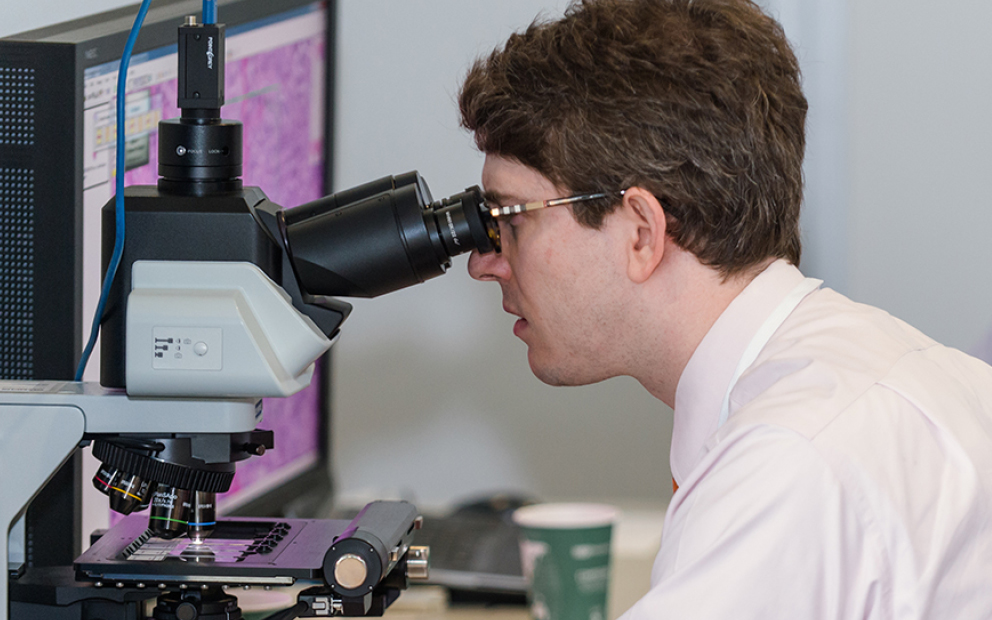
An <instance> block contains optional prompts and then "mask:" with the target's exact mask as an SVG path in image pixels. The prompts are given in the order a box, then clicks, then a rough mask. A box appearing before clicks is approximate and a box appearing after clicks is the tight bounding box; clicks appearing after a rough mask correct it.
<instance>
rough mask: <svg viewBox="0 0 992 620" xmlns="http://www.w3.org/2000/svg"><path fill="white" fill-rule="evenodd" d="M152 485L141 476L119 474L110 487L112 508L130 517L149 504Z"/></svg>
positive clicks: (109, 493) (108, 492)
mask: <svg viewBox="0 0 992 620" xmlns="http://www.w3.org/2000/svg"><path fill="white" fill-rule="evenodd" d="M150 488H151V487H150V485H149V484H148V482H147V481H145V480H142V479H141V478H140V477H139V476H136V475H134V474H128V473H125V472H118V473H117V475H116V476H114V478H113V480H112V481H111V483H110V485H109V489H108V490H107V494H108V495H110V508H111V510H114V511H115V512H119V513H121V514H125V515H129V514H131V513H132V512H134V511H135V510H136V509H138V508H141V507H142V506H144V505H146V504H147V500H148V493H149V491H150Z"/></svg>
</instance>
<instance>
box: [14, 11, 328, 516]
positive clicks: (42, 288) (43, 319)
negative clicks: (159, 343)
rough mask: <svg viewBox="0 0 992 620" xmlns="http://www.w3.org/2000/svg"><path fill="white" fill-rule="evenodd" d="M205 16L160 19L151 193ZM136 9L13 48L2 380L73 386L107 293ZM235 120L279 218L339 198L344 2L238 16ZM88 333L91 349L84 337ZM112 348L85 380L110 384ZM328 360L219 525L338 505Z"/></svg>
mask: <svg viewBox="0 0 992 620" xmlns="http://www.w3.org/2000/svg"><path fill="white" fill-rule="evenodd" d="M200 10H201V2H200V1H199V0H184V1H175V0H172V1H169V0H156V1H155V2H153V3H152V8H151V10H150V11H149V13H148V15H147V17H146V19H145V23H144V25H143V27H142V30H141V34H140V36H139V38H138V40H137V43H136V45H135V51H134V55H133V56H132V59H131V62H130V68H129V72H128V88H127V102H126V108H127V114H126V116H127V120H126V127H125V135H126V147H125V148H126V160H125V171H124V175H125V176H124V178H125V183H126V184H127V185H152V184H155V183H156V181H157V178H158V173H157V139H158V136H157V128H158V121H159V120H162V119H168V118H173V117H176V116H178V115H179V110H178V108H177V107H176V89H177V77H176V76H177V70H178V69H177V44H176V40H177V28H178V26H179V25H180V24H181V23H182V20H183V17H184V16H185V15H199V13H200ZM136 13H137V5H134V6H130V7H124V8H121V9H117V10H114V11H108V12H105V13H101V14H98V15H93V16H90V17H86V18H82V19H79V20H74V21H71V22H66V23H64V24H58V25H55V26H50V27H47V28H43V29H39V30H35V31H32V32H27V33H23V34H20V35H14V36H12V37H7V38H4V39H0V145H2V146H3V148H0V253H2V255H3V256H4V261H3V266H2V267H0V270H2V271H0V296H2V299H3V303H0V372H2V375H3V378H5V379H71V378H72V375H73V371H74V366H75V363H76V361H77V360H78V358H79V354H80V351H81V348H82V343H83V342H84V339H85V338H86V337H87V336H88V329H89V327H88V326H89V322H90V320H91V318H92V315H93V312H94V309H95V308H96V304H97V300H98V297H99V290H100V284H101V281H102V273H101V265H100V256H101V252H100V247H101V238H100V229H101V225H100V221H101V219H100V210H101V209H102V207H103V206H104V205H105V204H106V203H107V202H108V201H109V200H110V199H111V198H112V196H113V194H114V180H115V174H116V171H115V169H114V168H115V163H116V161H115V153H116V119H115V101H116V92H117V70H118V66H119V61H120V56H121V54H122V52H123V49H124V42H125V40H126V38H127V34H128V31H129V30H130V27H131V24H132V22H133V20H134V16H135V14H136ZM218 21H219V22H221V23H224V24H226V25H227V41H226V55H227V63H226V80H225V87H226V105H225V106H224V108H223V110H222V116H223V117H224V118H232V119H236V120H239V121H241V122H242V123H243V125H244V175H243V180H244V183H245V185H246V186H249V185H256V186H259V187H261V188H262V190H263V191H265V192H266V194H267V195H268V197H269V198H270V199H271V200H272V201H273V202H275V203H277V204H280V205H282V206H287V207H290V206H295V205H299V204H303V203H305V202H308V201H310V200H313V199H315V198H318V197H320V196H322V195H325V194H327V193H329V188H330V187H331V160H330V153H331V152H332V137H331V136H332V134H331V129H332V123H331V119H332V116H331V104H332V102H333V84H334V76H333V70H334V62H333V53H334V44H333V42H334V24H335V5H334V2H333V1H322V2H313V1H312V0H281V1H280V2H272V1H271V0H229V1H226V2H225V1H224V0H221V2H219V3H218ZM84 332H86V333H84ZM98 352H99V347H97V348H96V349H95V350H94V356H93V359H91V361H90V363H89V366H88V368H87V373H86V375H85V376H84V378H86V379H88V380H95V379H96V378H97V377H98V368H99V359H98V355H99V353H98ZM330 376H331V373H330V359H329V357H325V358H324V359H323V360H321V362H319V363H318V366H317V372H316V373H315V374H314V378H313V382H312V385H311V386H310V388H308V389H306V390H304V391H302V392H300V393H299V394H297V395H295V396H293V397H290V398H287V399H267V400H266V402H265V404H264V406H263V411H264V414H265V417H264V420H263V422H262V423H261V424H260V428H269V429H272V430H274V431H275V446H276V447H275V449H274V450H272V451H270V452H269V453H268V454H266V455H264V456H263V457H261V458H252V459H250V460H249V461H247V462H243V463H241V464H239V467H238V473H237V475H236V476H235V481H234V484H233V486H232V489H231V491H230V492H229V493H228V494H226V495H224V496H223V497H221V498H219V500H218V504H219V508H220V510H221V511H222V512H225V513H227V514H236V513H242V512H251V513H252V514H257V515H265V514H284V513H286V512H290V513H293V514H301V515H305V513H307V512H311V511H313V510H314V509H315V508H316V507H317V505H319V504H320V503H322V502H323V501H324V499H326V497H327V496H328V495H329V493H330V489H331V478H330V474H329V463H330V460H329V457H328V447H329V444H330V442H329V438H328V435H329V417H330V403H331V399H330V394H329V390H330Z"/></svg>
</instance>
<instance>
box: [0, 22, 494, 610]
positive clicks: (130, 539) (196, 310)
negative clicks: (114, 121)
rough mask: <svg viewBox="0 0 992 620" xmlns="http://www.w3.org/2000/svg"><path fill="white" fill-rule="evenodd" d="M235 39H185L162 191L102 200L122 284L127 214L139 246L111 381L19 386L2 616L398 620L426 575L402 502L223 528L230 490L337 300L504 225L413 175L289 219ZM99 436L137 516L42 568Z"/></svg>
mask: <svg viewBox="0 0 992 620" xmlns="http://www.w3.org/2000/svg"><path fill="white" fill-rule="evenodd" d="M223 35H224V27H223V25H222V24H197V23H196V20H195V18H193V17H188V18H187V21H186V23H185V24H184V25H183V26H181V27H180V28H179V65H180V71H179V88H178V104H179V107H180V108H181V110H182V117H181V118H180V119H171V120H168V121H162V122H161V123H160V125H159V153H158V160H159V175H160V178H159V181H158V183H157V185H156V186H138V187H129V188H127V189H126V190H125V191H124V193H123V196H124V210H123V212H122V213H120V212H118V211H117V210H116V209H115V205H114V201H112V202H111V203H110V204H108V205H107V206H106V207H105V208H104V211H103V238H104V248H103V262H104V270H105V271H106V270H107V267H108V265H109V264H110V263H111V262H112V257H113V256H115V254H116V252H117V249H115V245H114V243H113V241H114V239H115V236H116V233H117V225H118V224H117V222H118V221H120V220H119V219H118V218H119V217H121V216H123V221H124V223H125V226H124V228H125V230H126V231H127V232H126V242H125V243H124V245H123V254H122V259H121V261H120V265H119V267H118V269H117V272H116V274H115V275H114V276H113V279H112V280H111V289H110V294H109V296H108V298H107V303H106V307H105V310H104V313H103V315H102V316H101V325H102V340H101V373H100V377H101V381H100V382H101V384H102V385H95V384H88V383H78V382H0V446H2V450H0V465H2V467H3V471H4V472H5V473H7V472H16V475H8V476H4V478H3V479H0V498H2V501H0V523H2V524H4V525H5V527H6V528H7V531H8V532H9V536H7V537H2V540H0V552H3V554H4V555H5V556H6V557H7V558H8V561H9V568H10V578H9V579H8V580H7V581H5V582H4V584H3V585H2V586H0V620H8V619H10V620H35V619H36V618H45V619H46V620H95V619H97V618H99V619H101V620H142V619H143V618H145V617H146V615H145V612H144V607H145V601H146V600H147V599H150V598H155V599H156V600H157V602H158V605H157V607H156V609H155V612H154V617H155V618H156V619H164V620H169V619H171V618H177V619H180V618H181V619H193V618H198V619H201V620H207V619H212V618H224V619H225V620H237V618H240V611H239V610H238V609H237V602H236V599H235V598H234V597H233V596H232V595H230V594H229V593H228V592H227V591H226V589H227V588H235V587H253V586H263V587H275V586H285V585H290V584H292V583H298V582H304V583H309V584H312V586H313V587H312V588H310V589H309V590H305V591H304V592H303V593H301V594H300V595H299V599H298V600H299V602H298V603H297V606H296V607H295V608H294V609H293V610H290V611H291V612H292V613H295V614H296V615H292V616H291V615H286V616H283V617H285V618H287V619H288V618H291V617H328V616H338V615H345V616H365V615H381V613H382V611H383V610H384V609H385V607H387V606H388V605H389V604H390V603H391V602H392V601H393V600H395V598H396V597H397V596H398V594H399V592H400V591H401V590H402V589H404V588H406V586H407V579H408V578H426V577H427V570H428V561H429V560H428V550H426V549H424V548H417V547H414V546H412V542H413V535H414V531H415V530H416V529H417V527H418V525H419V523H420V521H419V517H418V515H417V512H416V509H415V508H414V507H413V506H411V505H410V504H407V503H405V502H373V503H372V504H369V505H368V506H366V508H365V509H363V510H362V511H361V512H360V513H359V514H358V515H357V516H356V517H355V519H354V520H352V521H351V522H347V521H300V520H282V521H273V520H259V519H255V520H251V519H249V520H244V519H241V520H239V519H217V518H216V515H215V512H214V503H213V499H214V494H216V493H219V492H224V491H226V490H227V489H228V488H229V486H230V483H231V481H232V479H233V476H234V471H235V464H236V462H238V461H240V460H243V459H246V458H257V457H259V456H261V455H262V454H263V453H264V452H265V451H266V450H268V449H271V448H273V446H274V445H275V443H274V438H273V437H272V433H271V432H270V431H258V430H255V427H256V425H257V424H258V423H259V422H260V421H261V416H262V413H263V412H262V410H261V405H260V399H261V398H263V397H270V396H276V397H278V396H288V395H290V394H293V393H295V392H296V391H298V390H300V389H302V388H303V387H306V386H307V385H308V384H309V382H310V378H311V376H312V372H313V362H314V361H316V359H318V358H319V357H320V356H321V355H322V354H323V353H324V352H326V351H327V349H328V348H329V347H330V346H331V344H332V343H333V341H334V339H335V338H336V337H337V334H338V330H339V328H340V325H341V323H342V322H343V321H344V319H345V318H346V317H347V315H348V313H349V312H350V310H351V306H350V305H349V304H347V303H344V302H341V301H339V300H337V299H336V298H335V296H358V297H375V296H378V295H381V294H385V293H388V292H391V291H394V290H398V289H400V288H404V287H406V286H410V285H413V284H417V283H420V282H424V281H425V280H427V279H430V278H433V277H436V276H438V275H441V274H443V273H445V271H446V270H447V268H448V267H449V266H450V264H451V263H450V258H451V257H453V256H455V255H458V254H462V253H465V252H470V251H472V250H478V251H480V252H489V251H493V250H495V251H499V230H498V226H496V224H495V223H494V221H493V218H492V217H490V215H489V211H488V210H487V209H485V204H484V200H483V196H482V192H481V190H479V188H478V187H471V188H468V189H466V190H465V191H464V192H461V193H459V194H456V195H454V196H451V197H450V198H447V199H444V200H441V201H437V202H432V199H431V196H430V191H429V190H428V188H427V185H426V183H424V181H423V179H422V178H421V177H420V175H419V174H417V173H416V172H411V173H407V174H404V175H400V176H397V177H384V178H382V179H379V180H376V181H373V182H370V183H367V184H365V185H362V186H359V187H356V188H352V189H350V190H346V191H343V192H339V193H337V194H334V195H331V196H328V197H326V198H322V199H320V200H317V201H314V202H312V203H308V204H306V205H302V206H299V207H297V208H295V209H291V210H284V209H281V208H280V207H279V206H278V205H275V204H273V203H272V202H271V201H269V200H268V199H267V198H266V196H265V194H264V193H263V192H262V190H261V189H259V188H256V187H243V185H242V182H241V179H240V176H241V172H242V171H241V125H240V123H238V122H237V121H229V120H223V119H221V118H220V108H221V106H222V105H223V103H224V95H223V93H224V88H223V75H224V74H223V58H224V53H223ZM213 50H216V54H214V53H213ZM204 57H209V58H210V60H211V61H213V60H216V62H211V63H209V69H206V68H204V67H205V66H206V65H205V64H204V63H202V62H200V60H202V58H204ZM198 59H199V60H198ZM121 172H122V171H118V173H121ZM91 443H92V444H93V453H94V455H95V456H97V457H98V458H99V459H100V460H101V462H102V463H103V465H102V466H101V468H100V469H99V471H98V473H97V475H96V476H95V477H94V480H93V484H94V486H96V487H97V488H98V489H99V490H100V491H101V492H103V493H104V494H106V495H107V496H108V497H109V499H110V505H111V507H112V508H113V509H114V510H117V511H118V512H122V513H124V514H129V516H128V517H126V518H125V519H124V520H123V521H121V522H120V523H119V524H117V525H116V526H115V527H114V528H112V529H111V530H110V531H108V532H107V533H105V534H104V535H103V536H102V537H101V538H100V539H99V540H98V541H96V543H95V544H94V545H93V546H92V547H91V548H90V549H89V550H88V551H87V552H86V553H84V554H83V556H80V557H79V558H77V560H76V562H75V563H74V565H73V566H66V567H55V568H51V569H48V568H45V569H38V568H33V567H26V563H25V561H24V556H25V555H26V554H25V552H24V551H25V548H26V545H27V541H26V540H25V538H26V536H25V531H24V527H23V517H24V514H25V511H26V508H27V506H28V504H29V503H30V502H31V500H32V499H33V498H34V497H35V496H36V495H37V493H38V491H39V490H40V489H41V488H42V487H43V486H44V485H45V484H46V483H47V481H48V480H49V479H50V478H51V476H52V475H54V473H55V472H56V471H57V470H58V469H59V467H60V466H61V464H62V463H63V462H65V460H66V459H67V458H68V457H69V456H70V455H71V454H72V453H73V452H74V451H75V450H76V449H78V448H80V447H85V446H87V445H89V444H91ZM263 458H264V457H263ZM146 508H148V509H149V516H148V517H145V516H144V515H143V514H142V512H141V511H143V510H144V509H146ZM132 512H133V513H134V514H130V513H132Z"/></svg>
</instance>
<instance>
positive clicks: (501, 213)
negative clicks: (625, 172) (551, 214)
mask: <svg viewBox="0 0 992 620" xmlns="http://www.w3.org/2000/svg"><path fill="white" fill-rule="evenodd" d="M625 191H626V190H621V191H619V192H616V193H618V194H620V195H621V196H623V194H624V192H625ZM609 196H610V194H607V193H599V194H582V195H581V196H569V197H568V198H552V199H551V200H540V201H535V202H525V203H523V204H519V205H510V206H509V207H492V208H491V209H489V215H491V216H492V217H494V218H497V217H506V216H508V215H516V214H517V213H525V212H527V211H536V210H538V209H545V208H547V207H560V206H562V205H570V204H574V203H576V202H585V201H587V200H599V199H600V198H608V197H609Z"/></svg>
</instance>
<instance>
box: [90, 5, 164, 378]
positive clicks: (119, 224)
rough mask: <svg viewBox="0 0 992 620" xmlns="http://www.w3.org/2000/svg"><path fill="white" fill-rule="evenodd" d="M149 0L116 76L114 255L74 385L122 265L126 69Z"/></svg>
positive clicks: (134, 29)
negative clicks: (119, 267) (115, 277)
mask: <svg viewBox="0 0 992 620" xmlns="http://www.w3.org/2000/svg"><path fill="white" fill-rule="evenodd" d="M150 4H151V0H142V1H141V7H140V8H139V9H138V15H137V16H136V17H135V18H134V25H132V26H131V34H130V35H129V36H128V38H127V44H126V45H125V46H124V54H123V56H121V66H120V69H119V71H118V72H117V172H116V176H117V178H116V181H117V194H116V196H115V197H114V198H115V204H114V209H115V211H114V213H115V226H116V229H117V232H116V235H115V237H114V253H113V255H112V256H111V258H110V264H109V265H107V274H106V276H104V278H103V289H101V291H100V302H99V303H98V304H97V307H96V314H94V315H93V324H92V326H91V327H90V339H89V340H88V341H87V342H86V347H85V348H84V349H83V355H82V357H80V358H79V366H77V367H76V379H75V380H76V381H82V380H83V371H84V370H85V369H86V363H87V362H88V361H89V360H90V354H92V353H93V347H94V345H96V337H97V335H99V333H100V321H101V319H102V318H103V311H104V308H105V307H106V305H107V297H109V296H110V285H111V284H112V283H113V282H114V276H115V275H116V274H117V267H118V266H119V265H120V263H121V256H122V255H123V254H124V104H125V102H126V97H127V92H126V91H127V67H128V65H129V64H130V63H131V52H132V50H133V49H134V42H135V41H136V40H137V39H138V31H139V30H141V24H142V23H144V21H145V14H146V13H148V6H149V5H150Z"/></svg>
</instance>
